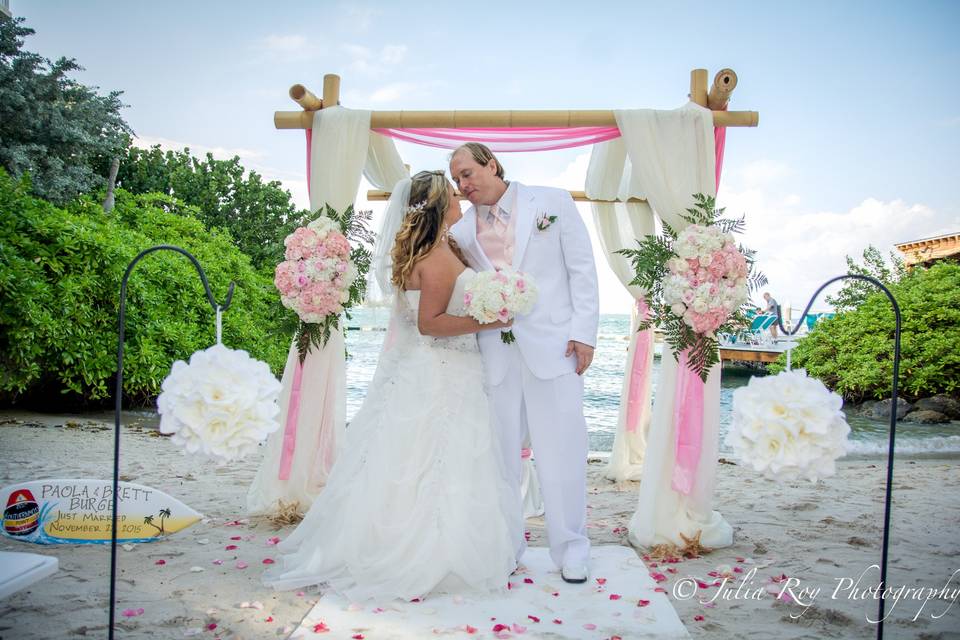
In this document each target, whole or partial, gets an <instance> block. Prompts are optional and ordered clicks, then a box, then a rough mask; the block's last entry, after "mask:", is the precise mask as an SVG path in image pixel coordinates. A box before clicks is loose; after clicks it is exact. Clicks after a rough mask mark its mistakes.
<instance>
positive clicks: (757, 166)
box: [727, 158, 793, 186]
mask: <svg viewBox="0 0 960 640" xmlns="http://www.w3.org/2000/svg"><path fill="white" fill-rule="evenodd" d="M729 173H730V175H728V176H727V178H728V180H731V179H732V180H734V181H735V182H739V183H743V184H744V185H745V186H761V185H769V184H771V183H775V182H777V181H778V180H780V179H782V178H785V177H787V176H789V175H791V174H792V173H793V170H792V169H791V168H790V167H789V166H788V165H786V164H783V163H782V162H777V161H776V160H770V159H766V158H764V159H761V160H755V161H753V162H750V163H747V164H746V165H744V166H743V167H740V168H738V169H733V170H732V171H730V172H729Z"/></svg>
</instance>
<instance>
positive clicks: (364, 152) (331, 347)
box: [247, 107, 406, 514]
mask: <svg viewBox="0 0 960 640" xmlns="http://www.w3.org/2000/svg"><path fill="white" fill-rule="evenodd" d="M361 172H363V173H365V174H366V176H367V178H368V179H369V180H370V182H371V183H373V184H374V185H375V186H376V187H378V188H381V189H383V188H389V187H391V186H393V184H394V183H395V182H396V181H397V180H399V179H401V178H403V177H404V176H405V175H406V169H405V168H404V166H403V161H402V160H401V158H400V154H399V153H397V150H396V147H395V146H394V144H393V141H392V140H390V139H389V138H386V137H384V136H381V135H379V134H375V133H371V131H370V112H369V111H359V110H350V109H344V108H342V107H331V108H329V109H323V110H321V111H317V112H316V113H315V114H314V121H313V132H312V141H311V147H310V175H309V184H310V207H311V209H312V210H313V211H319V210H321V208H325V205H327V204H329V205H330V206H331V207H333V208H334V209H336V210H337V211H343V210H344V209H346V208H347V207H348V206H350V205H351V204H353V201H354V198H355V196H356V194H357V189H358V188H359V186H360V176H361ZM343 354H344V336H343V332H342V330H340V331H335V332H333V333H332V334H331V336H330V341H329V342H328V343H327V345H326V347H324V348H323V349H321V350H319V351H317V350H316V349H313V350H311V351H310V353H309V354H308V355H307V357H306V359H305V360H304V362H303V366H302V369H301V370H300V371H299V372H298V371H297V369H298V366H297V365H298V360H297V358H298V356H297V349H296V346H295V345H292V344H291V346H290V352H289V354H288V356H287V364H286V367H285V368H284V371H283V378H282V379H281V392H280V409H281V411H280V428H279V429H278V430H277V431H275V432H274V433H273V434H271V436H270V438H269V439H268V440H267V442H266V444H265V445H264V449H263V460H262V462H261V465H260V468H259V469H258V470H257V474H256V476H255V477H254V480H253V483H252V484H251V486H250V489H249V491H248V493H247V511H248V512H249V513H251V514H257V513H269V512H271V511H273V510H274V509H275V508H276V507H277V502H278V500H282V501H284V502H287V503H292V502H298V503H299V506H300V509H301V510H306V509H307V508H309V506H310V505H311V504H312V503H313V500H314V498H316V497H317V495H318V494H319V493H320V491H321V490H322V489H323V486H324V485H325V484H326V482H327V477H328V476H329V474H330V470H331V468H332V467H333V463H334V460H336V455H337V447H338V446H339V444H340V443H341V442H342V439H343V434H344V428H345V425H346V363H345V361H344V357H343ZM298 378H299V394H295V393H294V391H295V387H296V386H297V381H298ZM297 395H299V403H297V402H291V400H292V399H293V398H295V397H296V396H297ZM291 413H296V415H297V417H296V421H295V422H292V421H291V424H290V427H292V430H293V431H294V432H295V433H294V436H295V437H294V438H293V440H294V445H293V453H292V458H291V459H292V461H291V463H290V465H289V476H288V477H287V479H285V480H281V479H280V477H279V476H280V466H281V459H282V456H283V450H284V447H285V442H286V443H287V444H286V446H287V447H288V448H289V447H290V440H291V438H290V435H291V433H290V432H291V429H290V428H288V418H289V416H290V414H291Z"/></svg>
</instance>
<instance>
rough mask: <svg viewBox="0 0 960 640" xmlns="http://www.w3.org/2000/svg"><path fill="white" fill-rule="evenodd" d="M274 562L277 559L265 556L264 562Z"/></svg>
mask: <svg viewBox="0 0 960 640" xmlns="http://www.w3.org/2000/svg"><path fill="white" fill-rule="evenodd" d="M274 562H276V561H275V560H274V559H273V558H264V559H263V564H273V563H274Z"/></svg>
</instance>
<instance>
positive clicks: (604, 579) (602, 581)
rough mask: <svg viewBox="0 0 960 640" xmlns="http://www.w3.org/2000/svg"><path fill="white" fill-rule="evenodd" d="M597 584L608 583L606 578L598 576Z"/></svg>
mask: <svg viewBox="0 0 960 640" xmlns="http://www.w3.org/2000/svg"><path fill="white" fill-rule="evenodd" d="M597 584H607V579H606V578H597Z"/></svg>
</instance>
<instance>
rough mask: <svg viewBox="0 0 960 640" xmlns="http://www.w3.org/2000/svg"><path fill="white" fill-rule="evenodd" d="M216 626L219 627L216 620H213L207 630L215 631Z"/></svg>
mask: <svg viewBox="0 0 960 640" xmlns="http://www.w3.org/2000/svg"><path fill="white" fill-rule="evenodd" d="M216 628H217V623H216V622H211V623H210V624H208V625H207V631H213V630H214V629H216Z"/></svg>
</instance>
